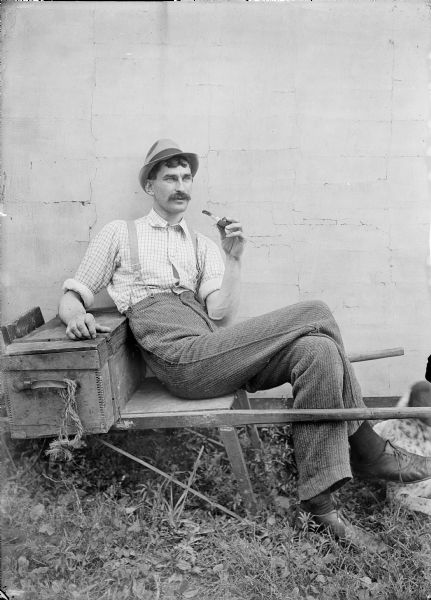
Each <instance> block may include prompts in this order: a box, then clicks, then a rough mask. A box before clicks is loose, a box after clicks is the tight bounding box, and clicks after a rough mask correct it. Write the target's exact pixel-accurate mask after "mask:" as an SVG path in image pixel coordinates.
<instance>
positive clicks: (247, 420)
mask: <svg viewBox="0 0 431 600" xmlns="http://www.w3.org/2000/svg"><path fill="white" fill-rule="evenodd" d="M126 409H127V406H126ZM409 417H410V418H418V417H431V408H416V407H415V408H351V409H337V408H333V409H327V410H319V409H310V410H289V409H286V410H253V411H250V410H213V411H202V410H200V411H181V412H159V413H151V414H140V413H139V412H136V413H132V412H128V411H127V410H126V411H123V413H122V418H121V419H120V420H119V421H118V422H117V423H116V424H115V426H114V427H115V428H116V429H123V430H124V429H157V428H165V427H222V426H233V427H238V426H241V425H251V424H253V423H255V424H256V425H278V424H282V423H297V422H304V421H307V422H314V423H317V422H322V421H356V420H359V421H362V420H368V419H370V420H380V419H406V418H409Z"/></svg>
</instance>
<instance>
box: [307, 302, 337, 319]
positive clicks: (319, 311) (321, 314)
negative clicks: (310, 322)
mask: <svg viewBox="0 0 431 600" xmlns="http://www.w3.org/2000/svg"><path fill="white" fill-rule="evenodd" d="M303 304H304V305H305V306H306V307H307V309H308V310H309V311H310V313H312V314H313V316H315V318H316V320H320V319H328V318H331V319H333V315H332V312H331V309H330V308H329V306H328V305H327V304H326V302H323V301H322V300H306V301H305V302H304V303H303Z"/></svg>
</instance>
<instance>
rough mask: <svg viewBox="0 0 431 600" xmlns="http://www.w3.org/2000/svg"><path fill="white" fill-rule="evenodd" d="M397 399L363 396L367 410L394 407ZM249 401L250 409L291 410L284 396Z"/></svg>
mask: <svg viewBox="0 0 431 600" xmlns="http://www.w3.org/2000/svg"><path fill="white" fill-rule="evenodd" d="M399 399H400V398H399V396H365V397H364V403H365V404H366V406H368V408H378V407H380V408H384V407H385V406H386V407H390V406H396V405H397V403H398V400H399ZM249 401H250V406H251V408H252V409H259V408H260V409H262V408H265V409H268V408H272V409H280V408H293V398H286V397H284V396H276V397H270V396H258V395H249Z"/></svg>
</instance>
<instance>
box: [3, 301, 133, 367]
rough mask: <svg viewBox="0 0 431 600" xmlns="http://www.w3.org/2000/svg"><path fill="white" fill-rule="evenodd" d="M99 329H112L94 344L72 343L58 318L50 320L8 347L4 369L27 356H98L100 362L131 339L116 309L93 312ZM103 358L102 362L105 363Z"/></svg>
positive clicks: (82, 341) (98, 335)
mask: <svg viewBox="0 0 431 600" xmlns="http://www.w3.org/2000/svg"><path fill="white" fill-rule="evenodd" d="M92 313H93V314H94V316H95V317H96V320H97V322H98V323H99V324H100V325H104V326H107V327H110V328H111V331H110V332H108V333H98V334H97V336H96V338H94V339H91V340H71V339H69V338H68V337H67V336H66V327H65V325H64V324H63V323H62V322H61V320H60V318H59V317H55V318H54V319H51V320H50V321H48V322H47V323H45V324H44V325H42V326H41V327H38V328H37V329H35V330H34V331H32V332H31V333H29V334H27V335H26V336H24V337H22V338H18V339H15V340H14V341H13V342H12V343H11V344H9V345H8V346H7V347H6V350H5V355H4V359H6V361H5V362H4V367H5V368H6V369H7V368H8V367H7V362H8V361H7V357H12V356H17V355H24V354H41V353H43V354H51V353H59V352H61V353H64V352H75V353H78V354H79V355H82V353H83V352H90V353H94V351H97V353H98V354H99V355H100V356H101V361H102V362H103V359H106V358H108V357H109V356H110V355H112V354H113V353H114V352H115V351H116V349H117V348H118V347H119V346H120V345H121V344H123V343H124V342H125V340H126V338H127V335H128V326H127V319H126V317H125V316H124V315H121V314H120V313H118V312H117V311H116V310H115V309H109V310H107V309H101V310H94V311H92ZM102 357H103V359H102Z"/></svg>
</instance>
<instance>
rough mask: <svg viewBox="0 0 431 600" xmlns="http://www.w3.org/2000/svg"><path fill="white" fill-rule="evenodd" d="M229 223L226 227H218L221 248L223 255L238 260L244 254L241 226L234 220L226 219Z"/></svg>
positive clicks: (244, 239) (244, 240)
mask: <svg viewBox="0 0 431 600" xmlns="http://www.w3.org/2000/svg"><path fill="white" fill-rule="evenodd" d="M226 220H227V221H230V223H229V225H226V227H218V230H219V231H220V236H221V246H222V248H223V250H224V252H225V254H226V255H227V256H229V257H231V258H240V256H241V255H242V253H243V252H244V246H245V244H246V241H247V240H246V238H245V237H244V233H243V231H242V225H241V223H240V222H239V221H237V220H236V219H233V218H231V217H226Z"/></svg>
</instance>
